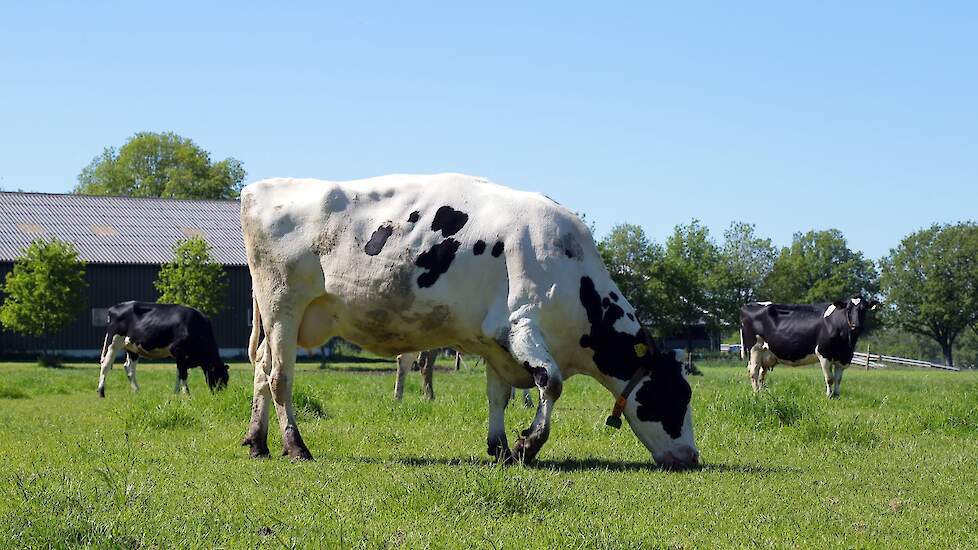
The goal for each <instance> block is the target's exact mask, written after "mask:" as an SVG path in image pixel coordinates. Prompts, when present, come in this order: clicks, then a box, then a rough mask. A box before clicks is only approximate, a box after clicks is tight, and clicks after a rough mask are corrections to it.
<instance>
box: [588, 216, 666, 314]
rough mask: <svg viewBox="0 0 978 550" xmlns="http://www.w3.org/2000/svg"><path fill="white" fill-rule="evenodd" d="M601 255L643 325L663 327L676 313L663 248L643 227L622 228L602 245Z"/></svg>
mask: <svg viewBox="0 0 978 550" xmlns="http://www.w3.org/2000/svg"><path fill="white" fill-rule="evenodd" d="M598 251H599V252H600V253H601V258H602V260H604V264H605V266H606V267H607V268H608V272H609V273H610V274H611V278H612V280H614V281H615V284H616V285H618V288H619V290H621V292H622V294H624V295H625V298H626V299H627V300H628V302H629V303H630V304H631V305H632V307H634V308H635V313H636V314H637V315H638V319H639V321H641V322H642V323H643V324H647V325H650V326H652V327H656V328H658V327H661V326H662V325H663V323H664V322H665V320H666V319H667V318H668V317H669V314H670V310H671V309H672V308H671V306H672V302H671V301H670V300H669V298H668V296H667V289H666V286H665V283H664V281H663V273H662V271H663V255H664V251H663V249H662V247H661V246H660V245H659V244H657V243H655V242H652V241H650V240H649V239H648V237H647V236H646V235H645V231H643V230H642V228H641V227H639V226H637V225H630V224H621V225H617V226H615V227H614V228H612V230H611V233H609V234H608V235H607V236H605V238H604V239H602V240H601V241H600V242H599V243H598Z"/></svg>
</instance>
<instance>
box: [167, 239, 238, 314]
mask: <svg viewBox="0 0 978 550" xmlns="http://www.w3.org/2000/svg"><path fill="white" fill-rule="evenodd" d="M210 250H211V247H210V245H208V244H207V241H205V240H204V239H203V238H202V237H191V238H189V239H180V240H179V241H177V242H176V243H175V244H174V245H173V261H171V262H170V263H168V264H164V265H163V267H162V268H161V269H160V274H159V277H158V278H157V279H156V282H155V283H154V284H155V286H156V290H157V291H159V293H160V297H159V301H160V302H163V303H172V304H181V305H185V306H189V307H192V308H195V309H197V310H200V312H201V313H203V314H204V315H208V316H210V315H214V314H216V313H219V312H220V311H221V310H222V309H224V298H225V294H226V293H227V281H226V280H225V278H224V268H223V267H222V266H221V264H219V263H216V262H214V261H212V260H211V255H210Z"/></svg>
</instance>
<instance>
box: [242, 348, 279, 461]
mask: <svg viewBox="0 0 978 550" xmlns="http://www.w3.org/2000/svg"><path fill="white" fill-rule="evenodd" d="M270 365H271V364H270V362H269V361H268V354H267V353H265V343H264V342H262V344H261V346H259V348H258V354H257V356H256V359H255V382H254V397H253V398H252V401H251V424H249V426H248V433H247V434H246V435H245V437H244V439H242V440H241V445H244V446H249V447H251V457H252V458H262V457H267V456H268V455H269V451H268V405H269V403H271V402H272V390H271V388H270V387H269V385H268V375H269V372H270V370H271V366H270Z"/></svg>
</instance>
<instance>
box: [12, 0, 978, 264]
mask: <svg viewBox="0 0 978 550" xmlns="http://www.w3.org/2000/svg"><path fill="white" fill-rule="evenodd" d="M137 4H138V5H137ZM264 4H265V5H264V6H263V7H245V5H244V3H240V2H234V3H226V4H223V5H218V4H217V3H212V2H192V3H182V2H152V3H150V2H118V3H109V2H65V3H47V2H19V3H8V4H6V5H5V6H4V7H3V8H2V9H0V186H2V187H3V188H5V189H8V190H13V189H18V188H23V189H29V190H41V191H50V192H64V191H68V190H70V189H71V187H72V186H73V185H74V183H75V178H76V176H77V174H78V172H79V171H80V170H81V168H82V167H83V166H85V165H86V164H87V163H88V162H89V161H90V160H91V159H92V158H93V157H94V156H96V155H97V154H98V153H99V152H100V151H101V150H102V148H103V147H105V146H108V145H115V146H118V145H121V144H122V143H123V142H124V141H125V140H126V138H127V137H128V136H130V135H131V134H133V133H134V132H137V131H141V130H149V131H166V130H172V131H175V132H177V133H179V134H182V135H184V136H187V137H190V138H192V139H194V140H195V141H196V142H197V143H198V144H200V145H201V146H203V147H204V148H205V149H208V150H210V151H211V152H212V153H213V155H214V156H215V157H216V158H224V157H225V156H234V157H236V158H238V159H240V160H242V161H243V162H244V165H245V168H246V169H247V170H248V177H249V180H253V179H259V178H264V177H268V176H310V177H320V178H326V179H348V178H357V177H364V176H370V175H377V174H384V173H390V172H440V171H459V172H466V173H471V174H477V175H483V176H487V177H490V178H492V179H494V180H496V181H498V182H500V183H504V184H507V185H510V186H512V187H517V188H521V189H529V190H537V191H542V192H544V193H546V194H547V195H549V196H551V197H553V198H554V199H556V200H558V201H559V202H561V203H563V204H565V205H566V206H568V207H569V208H571V209H573V210H576V211H581V212H585V213H586V214H587V216H588V217H589V218H590V219H591V220H592V221H594V222H595V223H596V224H597V229H598V234H599V235H603V234H604V233H605V232H606V231H607V230H608V229H609V228H610V227H611V226H612V225H614V224H616V223H620V222H631V223H637V224H640V225H642V226H644V227H645V229H646V230H647V231H648V233H649V234H650V236H652V237H653V238H655V239H656V240H660V241H661V240H663V239H664V238H665V236H666V235H667V234H668V233H669V232H670V231H671V228H672V227H673V226H674V225H675V224H677V223H684V222H687V221H689V219H690V218H693V217H695V218H699V219H701V220H702V221H703V222H704V223H706V224H707V225H708V226H709V227H710V228H711V230H712V231H713V232H714V233H715V234H716V236H717V237H719V236H720V235H719V234H720V233H721V232H722V230H723V229H724V228H725V227H726V226H727V225H728V224H729V223H730V221H731V220H734V219H741V220H744V221H749V222H752V223H755V224H757V226H758V229H759V232H760V233H761V234H763V235H766V236H769V237H771V238H772V239H774V241H775V242H776V243H778V244H786V243H788V242H790V239H791V235H792V233H794V232H796V231H804V230H808V229H811V228H818V229H824V228H829V227H837V228H839V229H841V230H842V231H843V232H844V233H845V234H846V236H847V237H848V238H849V241H850V246H852V247H853V248H857V249H861V250H863V251H864V252H865V253H866V254H867V255H868V256H870V257H872V258H877V257H879V256H881V255H884V254H886V253H887V251H888V250H889V249H890V248H891V247H893V246H895V245H896V244H897V243H898V241H899V239H900V238H901V237H902V236H903V235H905V234H907V233H908V232H910V231H913V230H915V229H917V228H919V227H921V226H925V225H929V224H930V223H932V222H945V221H957V220H963V219H974V218H975V217H976V212H978V191H976V187H975V186H976V184H978V3H974V2H943V3H932V2H915V3H912V4H909V3H908V4H904V3H902V2H878V3H871V2H858V3H857V2H839V3H819V5H818V6H807V7H798V5H797V3H783V2H776V3H770V4H767V5H764V4H761V3H749V6H748V4H745V3H742V2H736V3H735V2H725V3H717V4H706V3H703V4H699V3H693V2H683V3H681V4H682V6H681V7H677V6H675V5H665V4H662V5H653V4H652V3H647V2H635V3H619V2H606V3H597V2H581V3H576V2H552V3H548V4H543V3H539V4H537V5H535V6H530V5H527V4H529V3H526V2H520V3H511V4H504V3H502V2H491V3H480V4H478V6H476V5H475V3H471V2H445V3H429V2H424V3H422V2H418V3H408V2H404V3H367V2H344V3H337V4H334V5H326V4H325V3H309V4H299V3H292V2H290V3H281V4H280V5H281V6H282V7H272V6H271V3H264ZM409 4H410V5H409ZM674 4H680V3H674ZM788 4H795V6H788ZM277 5H278V4H277ZM286 6H287V7H286Z"/></svg>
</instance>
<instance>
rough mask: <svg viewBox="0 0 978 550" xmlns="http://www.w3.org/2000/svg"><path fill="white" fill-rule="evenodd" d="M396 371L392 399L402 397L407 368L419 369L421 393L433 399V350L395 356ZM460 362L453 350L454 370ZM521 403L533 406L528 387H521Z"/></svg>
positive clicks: (511, 396)
mask: <svg viewBox="0 0 978 550" xmlns="http://www.w3.org/2000/svg"><path fill="white" fill-rule="evenodd" d="M395 362H396V363H397V373H396V375H395V377H394V399H397V400H398V401H400V400H401V399H402V398H403V397H404V378H405V376H407V372H408V371H409V370H415V369H417V370H420V371H421V394H422V395H423V396H424V398H425V399H426V400H428V401H432V400H434V399H435V389H434V386H433V384H432V378H433V377H434V370H435V352H434V351H422V352H420V353H418V355H417V356H415V355H414V354H413V353H402V354H401V355H398V356H397V359H396V361H395ZM461 362H462V354H461V353H460V352H455V370H459V368H460V363H461ZM515 395H516V388H513V390H512V391H511V392H510V399H512V398H513V397H515ZM523 404H524V405H525V406H527V407H532V406H533V399H532V398H531V397H530V390H529V388H524V389H523Z"/></svg>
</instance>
